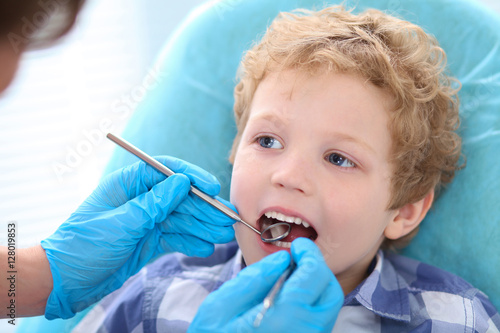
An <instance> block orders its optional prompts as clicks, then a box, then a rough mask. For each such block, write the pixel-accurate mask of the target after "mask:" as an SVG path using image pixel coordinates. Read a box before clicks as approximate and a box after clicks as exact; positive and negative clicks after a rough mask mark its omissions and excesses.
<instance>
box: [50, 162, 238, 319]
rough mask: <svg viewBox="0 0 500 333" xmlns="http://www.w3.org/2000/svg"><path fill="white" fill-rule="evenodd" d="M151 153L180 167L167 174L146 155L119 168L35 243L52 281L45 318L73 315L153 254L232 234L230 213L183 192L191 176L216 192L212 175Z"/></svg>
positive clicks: (201, 248)
mask: <svg viewBox="0 0 500 333" xmlns="http://www.w3.org/2000/svg"><path fill="white" fill-rule="evenodd" d="M157 159H158V160H159V161H160V162H161V163H163V164H165V165H167V166H168V167H169V168H170V169H172V170H173V171H174V172H176V173H179V174H176V175H173V176H170V177H168V178H166V177H165V176H164V175H162V174H160V173H159V172H157V171H156V170H154V169H153V168H151V167H150V166H148V165H146V164H145V163H144V162H138V163H136V164H133V165H131V166H129V167H126V168H123V169H121V170H118V171H116V172H114V173H112V174H110V175H109V176H107V177H106V178H104V179H103V181H102V182H101V183H100V184H99V186H98V187H97V189H96V190H95V191H94V192H93V193H92V194H91V195H90V196H89V197H88V198H87V199H86V200H85V202H84V203H83V204H82V205H81V206H80V207H79V208H78V209H77V210H76V212H75V213H73V214H72V215H71V216H70V218H69V219H68V220H67V221H66V222H64V223H63V224H62V225H61V226H60V227H59V228H58V229H57V230H56V232H55V233H54V234H53V235H51V236H50V237H48V238H47V239H45V240H43V241H42V242H41V245H42V247H43V248H44V249H45V251H46V254H47V258H48V260H49V263H50V269H51V272H52V277H53V281H54V287H53V290H52V293H51V294H50V296H49V299H48V301H47V306H46V310H45V317H46V318H47V319H54V318H70V317H72V316H73V315H74V314H75V313H76V312H78V311H81V310H83V309H85V308H86V307H88V306H89V305H91V304H93V303H95V302H96V301H98V300H100V299H101V298H102V297H104V296H105V295H107V294H109V293H110V292H112V291H114V290H116V289H118V288H119V287H121V286H122V284H123V283H124V282H125V281H126V280H127V279H128V278H129V277H130V276H132V275H133V274H135V273H137V272H138V271H139V269H140V268H141V267H142V266H144V265H145V264H146V263H148V262H149V261H150V260H151V259H153V258H155V257H157V256H158V255H161V254H163V253H165V252H173V251H178V252H182V253H184V254H186V255H189V256H209V255H210V254H212V253H213V250H214V245H213V243H226V242H229V241H231V240H232V239H233V238H234V230H233V227H232V224H233V223H234V222H235V221H234V220H232V219H230V218H229V217H227V216H226V215H224V214H223V213H221V212H219V211H218V210H216V209H215V208H213V207H211V206H209V205H208V204H207V203H205V202H204V201H203V200H201V199H199V198H198V197H196V196H194V195H193V194H188V193H189V189H190V185H191V183H192V184H193V185H194V186H196V187H197V188H199V189H200V190H202V191H203V192H205V193H207V194H209V195H211V196H215V195H217V194H218V193H219V190H220V184H219V183H218V181H217V180H216V179H215V177H213V176H212V175H210V174H209V173H208V172H206V171H204V170H202V169H201V168H199V167H196V166H194V165H191V164H189V163H187V162H184V161H181V160H179V159H174V158H171V157H159V158H157ZM181 173H182V174H181ZM165 178H166V179H165ZM220 200H221V201H223V200H222V199H220ZM224 203H225V204H226V205H229V207H231V208H233V209H234V206H232V205H231V204H229V203H228V202H226V201H224Z"/></svg>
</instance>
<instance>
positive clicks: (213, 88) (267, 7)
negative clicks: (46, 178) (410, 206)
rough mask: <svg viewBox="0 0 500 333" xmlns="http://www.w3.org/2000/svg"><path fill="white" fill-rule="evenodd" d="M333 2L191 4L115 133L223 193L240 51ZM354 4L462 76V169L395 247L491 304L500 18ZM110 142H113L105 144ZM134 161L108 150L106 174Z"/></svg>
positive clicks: (385, 3) (498, 246) (409, 3)
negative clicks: (284, 18) (398, 26)
mask: <svg viewBox="0 0 500 333" xmlns="http://www.w3.org/2000/svg"><path fill="white" fill-rule="evenodd" d="M336 3H340V1H326V0H222V1H211V2H209V3H207V4H205V5H203V6H201V7H200V8H197V9H196V10H194V11H193V12H192V13H191V14H190V16H189V17H188V18H187V19H186V20H185V21H184V23H183V24H182V25H181V26H180V27H179V28H178V30H177V31H176V32H175V33H174V34H173V35H172V36H171V37H170V39H169V40H168V42H167V44H166V45H165V48H164V50H163V52H162V53H161V55H160V56H159V58H158V62H157V66H158V70H159V71H160V75H158V81H157V85H156V86H155V87H154V88H153V89H151V90H150V91H149V92H148V94H147V95H146V97H145V99H144V100H143V101H142V102H141V103H140V104H139V106H138V108H137V110H136V111H135V113H134V114H133V116H132V118H131V119H130V122H129V125H128V126H127V128H126V129H125V131H124V132H123V133H122V136H123V137H124V138H125V139H127V140H128V141H130V142H132V143H133V144H134V145H136V146H138V147H139V148H141V149H142V150H144V151H145V152H147V153H148V154H150V155H153V156H154V155H163V154H165V155H172V156H175V157H178V158H182V159H185V160H187V161H190V162H192V163H195V164H197V165H199V166H201V167H203V168H204V169H206V170H208V171H210V172H211V173H212V174H214V175H215V176H217V177H218V178H219V180H220V182H221V185H222V192H221V196H222V197H224V198H228V193H229V185H230V179H231V167H230V164H229V163H228V161H227V158H228V152H229V150H230V148H231V144H232V139H233V136H234V134H235V126H234V124H233V114H232V106H233V88H234V85H235V77H236V71H237V68H238V64H239V61H240V58H241V56H242V55H243V53H244V51H245V50H246V49H248V48H249V47H250V46H251V45H252V42H253V41H255V40H256V39H258V38H259V37H260V36H261V35H262V34H263V32H264V31H265V29H266V27H267V25H268V24H269V23H270V21H271V20H272V19H273V18H274V17H275V16H276V15H277V14H278V13H279V12H280V11H290V10H293V9H295V8H316V9H320V8H323V7H324V6H325V5H328V4H336ZM345 3H346V6H347V7H356V10H355V12H358V11H362V10H364V9H367V8H377V9H381V10H383V11H386V12H388V13H391V14H394V15H396V16H399V17H402V18H404V19H406V20H408V21H411V22H414V23H416V24H419V25H420V26H422V27H423V28H424V29H425V30H426V31H427V32H429V33H431V34H433V35H435V36H436V38H437V39H438V41H439V42H440V44H441V46H442V47H443V48H444V49H445V51H446V53H447V55H448V65H449V69H450V71H451V72H452V74H453V75H454V76H455V77H457V78H458V79H459V80H460V81H461V82H462V90H461V92H460V94H459V96H460V101H461V117H462V126H461V129H460V134H461V135H462V137H463V149H464V153H465V155H466V157H467V167H466V168H465V169H464V170H462V171H460V172H458V174H457V175H456V178H455V180H454V181H453V183H452V184H450V185H449V186H448V187H447V188H446V189H444V191H443V192H442V194H441V196H440V197H439V198H438V199H437V201H436V202H435V206H434V209H432V210H431V211H430V213H429V214H428V216H427V217H426V219H425V220H424V222H423V223H422V226H421V230H420V232H419V234H418V235H417V237H416V238H415V239H414V240H413V242H412V243H411V245H410V246H409V247H407V248H406V249H405V250H404V251H403V254H405V255H408V256H410V257H413V258H416V259H419V260H421V261H424V262H427V263H430V264H434V265H436V266H439V267H441V268H444V269H446V270H448V271H451V272H453V273H455V274H457V275H459V276H461V277H463V278H465V279H466V280H468V281H469V282H471V283H472V284H473V285H475V286H476V287H478V288H479V289H481V290H482V291H484V292H485V293H486V294H487V295H489V297H490V299H491V300H492V302H493V303H494V304H495V306H496V307H497V309H500V282H499V276H500V17H499V16H498V13H496V14H495V13H492V12H491V11H490V10H488V9H487V8H484V7H482V6H480V5H478V4H477V3H475V2H473V1H467V0H357V1H355V2H353V1H347V2H345ZM109 144H112V143H111V142H110V143H109ZM136 160H137V159H136V158H135V157H134V156H132V155H130V154H129V153H127V152H125V151H123V150H122V149H119V148H118V149H116V151H115V152H114V154H113V156H112V158H111V161H110V163H109V165H108V168H107V172H110V171H112V170H115V169H117V168H120V167H122V166H125V165H128V164H130V163H133V162H135V161H136ZM82 315H83V314H79V315H77V316H76V317H75V318H73V319H70V320H67V321H63V320H55V321H52V322H49V321H47V320H45V319H44V318H43V317H39V318H31V319H25V320H24V321H22V322H21V326H20V328H19V330H18V332H37V331H38V332H64V331H69V330H70V328H71V327H73V326H74V325H75V324H76V323H77V322H78V321H79V320H80V318H81V317H82Z"/></svg>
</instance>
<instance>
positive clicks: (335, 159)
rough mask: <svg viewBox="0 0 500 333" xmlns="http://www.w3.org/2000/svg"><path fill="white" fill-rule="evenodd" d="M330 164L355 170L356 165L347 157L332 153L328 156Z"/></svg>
mask: <svg viewBox="0 0 500 333" xmlns="http://www.w3.org/2000/svg"><path fill="white" fill-rule="evenodd" d="M327 159H328V162H330V163H332V164H334V165H336V166H339V167H343V168H354V167H356V164H354V162H353V161H351V160H350V159H348V158H347V157H345V156H342V155H340V154H337V153H332V154H330V155H328V156H327Z"/></svg>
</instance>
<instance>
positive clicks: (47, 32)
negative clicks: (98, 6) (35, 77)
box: [0, 0, 85, 48]
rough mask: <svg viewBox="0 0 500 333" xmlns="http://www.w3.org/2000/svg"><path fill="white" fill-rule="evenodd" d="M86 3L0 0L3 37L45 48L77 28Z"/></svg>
mask: <svg viewBox="0 0 500 333" xmlns="http://www.w3.org/2000/svg"><path fill="white" fill-rule="evenodd" d="M84 2H85V0H0V38H1V39H4V40H5V39H7V40H10V41H11V42H14V43H21V42H22V43H24V44H26V46H29V47H30V48H31V47H33V48H39V47H44V46H46V45H47V44H51V43H53V42H55V41H56V40H58V39H59V38H60V37H62V36H63V35H65V34H66V33H67V32H68V31H69V30H70V29H71V28H72V27H73V25H74V23H75V21H76V17H77V15H78V12H79V11H80V9H81V8H82V6H83V4H84Z"/></svg>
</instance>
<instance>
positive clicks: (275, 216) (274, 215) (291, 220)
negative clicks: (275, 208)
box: [264, 212, 309, 228]
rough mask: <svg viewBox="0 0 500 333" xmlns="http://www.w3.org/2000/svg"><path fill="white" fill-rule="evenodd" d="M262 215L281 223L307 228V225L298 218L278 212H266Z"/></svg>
mask: <svg viewBox="0 0 500 333" xmlns="http://www.w3.org/2000/svg"><path fill="white" fill-rule="evenodd" d="M264 215H266V217H268V218H273V219H276V220H279V221H283V222H288V223H295V224H302V225H303V226H304V227H306V228H309V223H307V222H305V221H303V220H302V219H301V218H300V217H292V216H286V215H285V214H281V213H278V212H267V213H265V214H264Z"/></svg>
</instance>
